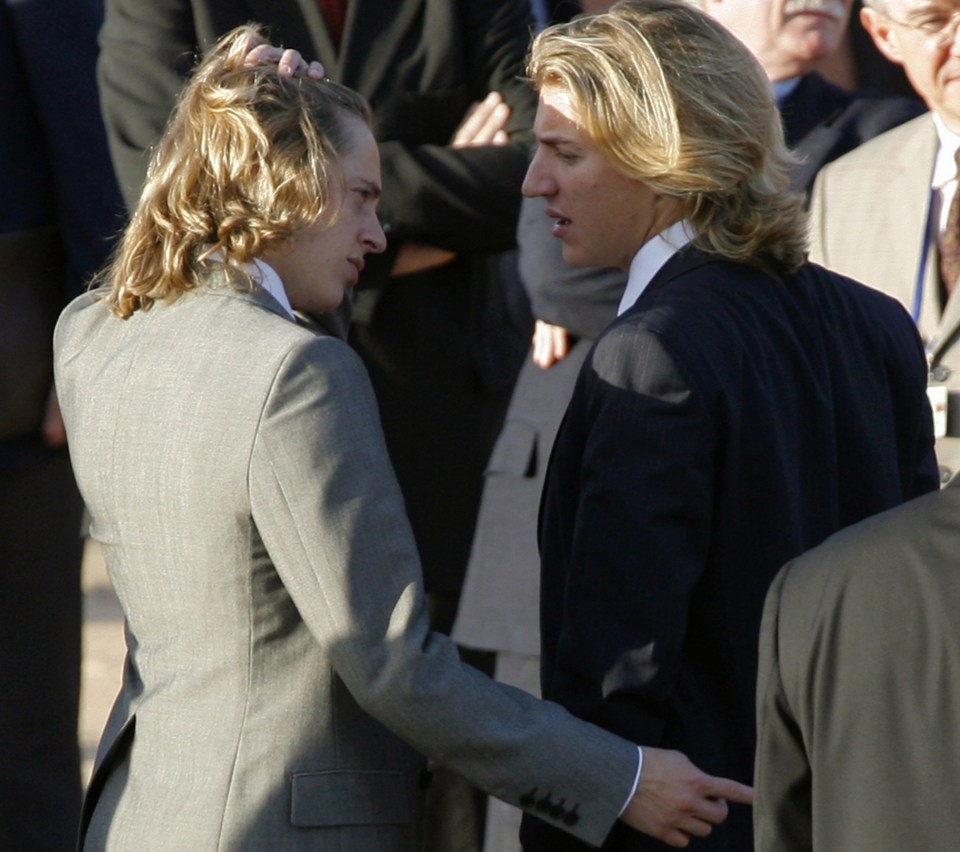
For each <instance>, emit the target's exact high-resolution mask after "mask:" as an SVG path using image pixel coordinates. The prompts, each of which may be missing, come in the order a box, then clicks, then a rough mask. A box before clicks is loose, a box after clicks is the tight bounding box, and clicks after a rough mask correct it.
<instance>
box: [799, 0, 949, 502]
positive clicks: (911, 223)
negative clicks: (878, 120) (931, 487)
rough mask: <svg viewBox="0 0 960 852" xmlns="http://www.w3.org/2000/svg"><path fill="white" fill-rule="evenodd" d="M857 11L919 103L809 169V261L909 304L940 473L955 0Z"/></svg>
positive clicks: (890, 2) (896, 0)
mask: <svg viewBox="0 0 960 852" xmlns="http://www.w3.org/2000/svg"><path fill="white" fill-rule="evenodd" d="M862 21H863V25H864V27H865V28H866V29H867V31H868V32H869V33H870V35H871V36H872V37H873V40H874V42H875V43H876V45H877V47H878V48H879V50H880V51H881V52H882V53H883V54H884V56H886V57H887V58H888V59H889V60H890V61H892V62H895V63H897V64H899V65H902V66H903V69H904V71H905V72H906V75H907V77H908V79H909V80H910V82H911V84H912V85H913V86H914V88H915V89H916V90H917V92H918V93H919V94H920V95H921V97H922V98H923V100H924V101H925V102H926V104H927V106H928V107H929V109H930V112H929V113H927V114H926V115H922V116H920V117H919V118H916V119H914V120H913V121H911V122H908V123H907V124H904V125H903V126H901V127H898V128H896V129H894V130H891V131H889V132H887V133H884V134H882V135H881V136H878V137H877V138H876V139H873V140H871V141H870V142H868V143H867V144H865V145H863V146H862V147H860V148H858V149H857V150H856V151H854V152H852V153H850V154H848V155H846V156H845V157H842V158H840V159H839V160H837V161H836V162H834V163H832V164H831V165H829V166H827V167H826V168H825V169H824V170H823V171H821V172H820V175H819V177H818V178H817V182H816V184H815V186H814V191H813V197H812V201H811V259H812V260H815V261H818V262H820V263H823V264H824V265H825V266H829V267H831V268H833V269H835V270H837V271H838V272H842V273H844V274H846V275H850V276H852V277H854V278H858V279H860V280H861V281H864V282H866V283H868V284H870V285H871V286H873V287H877V288H878V289H880V290H883V291H884V292H886V293H889V294H890V295H892V296H894V297H896V298H897V299H899V300H900V301H901V302H902V303H903V305H904V306H905V307H906V308H907V310H909V311H910V312H911V313H912V314H913V317H914V320H915V321H916V323H917V325H918V327H919V329H920V333H921V335H922V336H923V338H924V342H925V344H926V347H927V358H928V362H929V365H930V374H929V393H930V401H931V405H932V408H933V412H934V429H935V431H936V435H937V457H938V461H939V464H940V478H941V482H942V483H945V482H947V481H948V480H950V479H951V477H953V476H954V475H955V473H956V471H957V470H958V468H960V296H958V295H957V292H958V290H960V288H958V287H957V286H956V282H957V279H958V277H960V194H958V193H957V183H958V182H957V162H958V157H957V154H958V151H960V39H958V37H957V31H958V21H960V0H866V1H865V2H864V9H863V11H862Z"/></svg>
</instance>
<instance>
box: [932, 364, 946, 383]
mask: <svg viewBox="0 0 960 852" xmlns="http://www.w3.org/2000/svg"><path fill="white" fill-rule="evenodd" d="M950 373H951V370H950V368H949V367H948V366H947V365H946V364H937V365H936V366H934V367H933V368H931V370H930V378H931V379H932V380H933V381H935V382H945V381H946V380H947V379H949V378H950Z"/></svg>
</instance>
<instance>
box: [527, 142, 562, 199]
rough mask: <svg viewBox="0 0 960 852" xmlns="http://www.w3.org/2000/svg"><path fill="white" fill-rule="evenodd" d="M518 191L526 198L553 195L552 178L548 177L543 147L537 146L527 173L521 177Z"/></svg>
mask: <svg viewBox="0 0 960 852" xmlns="http://www.w3.org/2000/svg"><path fill="white" fill-rule="evenodd" d="M520 191H521V192H522V193H523V194H524V195H525V196H526V197H527V198H538V197H540V196H545V195H553V194H554V191H553V180H552V179H551V178H550V175H549V173H548V170H547V167H546V164H545V163H544V161H543V148H541V147H540V146H537V149H536V151H535V152H534V154H533V159H532V160H530V165H529V166H527V175H526V177H525V178H524V179H523V186H522V187H521V188H520Z"/></svg>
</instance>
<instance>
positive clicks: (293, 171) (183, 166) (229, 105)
mask: <svg viewBox="0 0 960 852" xmlns="http://www.w3.org/2000/svg"><path fill="white" fill-rule="evenodd" d="M255 39H256V40H259V41H264V40H265V39H264V38H263V34H262V33H261V31H260V29H259V28H257V27H255V26H245V27H239V28H238V29H235V30H233V31H232V32H230V33H228V34H227V35H225V36H224V37H223V38H222V39H221V40H220V41H219V42H218V43H217V45H216V46H215V47H214V48H213V50H212V51H211V52H210V53H209V54H208V55H207V57H206V58H205V59H204V60H203V61H202V62H201V63H200V65H199V66H198V67H197V69H196V71H195V72H194V74H193V76H192V78H191V79H190V82H189V83H188V84H187V86H186V87H185V88H184V90H183V93H182V94H181V97H180V100H179V103H178V104H177V107H176V109H175V111H174V113H173V116H172V117H171V120H170V124H169V126H168V127H167V130H166V132H165V134H164V136H163V138H162V139H161V140H160V142H159V144H158V145H157V148H156V151H155V152H154V155H153V157H152V159H151V164H150V169H149V171H148V172H147V179H146V182H145V184H144V189H143V193H142V195H141V197H140V201H139V203H138V204H137V207H136V210H135V211H134V214H133V216H132V218H131V221H130V224H129V225H128V226H127V228H126V230H125V232H124V234H123V237H122V239H121V241H120V243H119V245H118V247H117V250H116V252H115V254H114V256H113V258H112V260H111V262H110V264H109V265H108V266H107V267H106V269H105V270H104V271H103V272H102V273H101V275H100V276H99V277H98V279H96V281H95V284H98V285H99V286H100V287H101V288H102V289H103V291H104V292H105V298H106V300H107V303H108V304H109V305H110V307H111V309H112V310H113V312H114V313H115V314H116V315H117V316H119V317H121V318H126V317H129V316H131V315H132V314H133V313H134V312H135V311H137V310H140V309H146V308H149V307H150V305H151V304H153V303H154V302H155V301H167V302H169V301H173V300H174V299H176V298H177V297H179V296H180V295H181V294H183V293H185V292H187V291H189V290H192V289H194V288H195V287H197V286H198V285H199V284H200V282H201V281H202V280H203V277H204V271H205V269H206V268H208V267H209V266H210V265H211V264H213V263H222V264H223V268H224V270H225V273H226V275H227V279H228V281H230V283H231V284H233V285H234V286H237V287H243V286H250V281H249V279H248V278H247V276H246V275H245V274H244V273H243V272H242V271H241V269H240V267H241V266H242V265H243V264H245V263H248V262H249V261H250V260H251V259H252V258H254V257H256V256H258V255H260V254H263V253H264V252H265V251H268V250H271V249H273V248H276V247H278V246H280V245H281V244H283V243H288V242H290V241H291V240H293V239H294V237H295V235H296V234H297V233H298V232H299V231H301V230H303V229H304V228H306V227H308V226H310V225H312V224H314V223H315V222H317V221H318V220H319V219H320V218H321V216H328V217H330V218H331V219H332V218H335V216H336V212H337V211H336V209H335V205H334V203H333V199H335V198H340V197H342V192H338V191H337V189H338V187H339V188H340V189H342V184H343V173H342V171H341V170H340V165H339V156H340V155H341V154H343V153H344V152H345V151H346V150H347V149H348V146H349V140H350V134H349V132H348V130H349V128H348V127H347V126H346V124H347V121H346V117H348V116H354V117H355V118H357V119H360V120H362V121H364V122H365V123H366V124H367V125H369V123H370V110H369V107H368V106H367V104H366V102H365V101H364V100H363V98H362V97H361V96H360V95H358V94H357V93H356V92H353V91H352V90H350V89H348V88H346V87H344V86H340V85H338V84H336V83H332V82H330V81H327V80H323V81H317V80H313V79H310V78H308V77H295V78H284V77H280V76H279V74H278V73H277V69H276V66H275V65H262V66H257V67H249V68H248V67H245V64H244V60H245V57H246V54H247V52H248V49H249V47H250V46H251V45H252V44H254V43H256V41H254V40H255Z"/></svg>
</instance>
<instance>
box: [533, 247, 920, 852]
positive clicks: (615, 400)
mask: <svg viewBox="0 0 960 852" xmlns="http://www.w3.org/2000/svg"><path fill="white" fill-rule="evenodd" d="M937 486H938V479H937V468H936V463H935V459H934V454H933V436H932V426H931V416H930V409H929V406H928V404H927V399H926V366H925V362H924V357H923V350H922V347H921V344H920V340H919V337H918V336H917V332H916V330H915V328H914V326H913V323H912V322H911V320H910V318H909V317H908V316H907V314H906V312H905V311H904V310H903V309H902V308H901V306H900V305H899V304H898V303H897V302H895V301H894V300H893V299H890V298H888V297H887V296H884V295H882V294H880V293H879V292H877V291H874V290H871V289H868V288H867V287H865V286H863V285H860V284H857V283H855V282H853V281H851V280H850V279H847V278H844V277H842V276H839V275H837V274H835V273H832V272H829V271H827V270H825V269H823V268H821V267H818V266H814V265H807V266H805V267H803V268H802V269H801V270H800V271H799V272H798V273H797V274H796V275H794V276H791V277H789V278H787V279H785V280H777V279H774V278H772V277H770V276H768V275H765V274H763V273H761V272H759V271H757V270H755V269H752V268H750V267H746V266H744V265H741V264H735V263H731V262H728V261H724V260H719V259H711V258H710V257H708V256H706V255H705V254H703V253H701V252H699V251H698V250H696V249H694V248H692V247H688V248H687V249H685V250H684V251H682V252H681V253H679V254H677V255H675V256H674V257H673V258H672V259H671V260H670V261H668V263H667V264H666V265H665V266H664V267H663V269H661V270H660V272H659V273H658V274H657V275H656V277H655V278H654V280H653V281H652V282H651V284H650V285H649V287H648V288H647V290H646V291H645V292H644V293H643V294H642V295H641V297H640V299H639V300H638V302H637V304H636V305H635V306H634V307H633V308H632V309H631V310H629V311H628V312H627V313H626V314H624V315H623V316H622V317H620V318H619V319H618V320H617V321H616V322H614V323H613V324H612V325H611V326H610V327H609V328H608V329H607V330H606V331H605V332H604V333H603V334H602V335H601V336H600V338H599V339H598V340H597V342H596V344H595V345H594V348H593V350H592V352H591V353H590V355H588V357H587V360H586V362H585V364H584V367H583V368H582V370H581V373H580V377H579V379H578V383H577V387H576V389H575V391H574V395H573V398H572V400H571V402H570V406H569V408H568V410H567V414H566V417H565V419H564V422H563V425H562V426H561V428H560V433H559V435H558V437H557V441H556V444H555V446H554V452H553V456H552V459H551V463H550V469H549V471H548V473H547V481H546V485H545V490H544V497H543V504H542V507H541V519H540V548H541V558H542V575H541V584H542V585H541V634H542V645H543V663H542V665H543V668H542V685H543V694H544V697H545V698H549V699H552V700H554V701H557V702H559V703H560V704H562V705H564V706H565V707H567V708H568V709H569V710H571V711H572V712H573V713H575V714H576V715H578V716H581V717H582V718H585V719H589V720H590V721H591V722H595V723H597V724H599V725H600V726H602V727H605V728H608V729H610V730H612V731H615V732H616V733H618V734H620V735H622V736H624V737H626V738H627V739H630V740H633V741H634V742H637V743H640V744H641V745H649V746H658V747H662V748H674V749H678V750H680V751H682V752H684V753H685V754H686V755H688V756H689V757H690V759H691V760H692V761H693V762H694V763H695V764H696V765H697V766H699V767H700V768H701V769H703V770H705V771H706V772H709V773H711V774H717V775H723V776H726V777H732V778H736V779H738V780H740V781H743V782H747V783H749V782H750V780H751V777H752V767H753V756H754V746H755V712H754V690H755V682H756V675H757V639H758V634H759V626H760V618H761V613H762V609H763V601H764V596H765V594H766V592H767V589H768V587H769V585H770V583H771V581H772V579H773V577H774V575H775V574H776V572H777V570H778V569H779V568H780V566H782V565H783V564H784V563H785V562H787V561H788V560H790V559H791V558H793V557H795V556H796V555H798V554H799V553H801V552H802V551H804V550H806V549H807V548H809V547H812V546H814V545H816V544H818V543H819V542H821V541H822V540H823V539H824V538H826V537H827V536H828V535H830V534H831V533H832V532H834V531H835V530H837V529H839V528H840V527H843V526H846V525H848V524H852V523H854V522H856V521H859V520H860V519H862V518H864V517H866V516H867V515H870V514H873V513H875V512H879V511H881V510H883V509H887V508H889V507H891V506H894V505H896V504H898V503H900V502H902V501H904V500H906V499H909V498H911V497H914V496H917V495H918V494H921V493H924V492H927V491H932V490H934V489H936V488H937ZM750 818H751V815H750V813H749V809H747V808H743V807H740V808H737V807H732V808H731V816H730V818H729V820H728V822H727V823H726V824H724V825H723V826H720V827H718V828H716V829H714V832H713V833H712V835H711V836H710V838H709V839H708V840H706V841H695V842H693V843H692V844H691V847H690V848H697V849H715V850H721V849H722V850H749V849H751V848H752V845H751V827H750ZM522 838H523V841H524V844H525V846H524V848H525V849H528V850H531V852H561V850H567V849H581V848H585V847H582V846H579V845H577V843H576V842H573V841H570V840H568V839H567V838H564V837H563V836H561V835H560V833H559V832H556V831H555V830H553V829H551V828H549V827H548V826H547V825H545V824H543V823H538V822H537V821H536V820H532V819H530V818H527V819H526V821H525V824H524V830H523V833H522ZM604 848H605V849H611V850H617V851H618V852H622V850H643V849H660V848H666V847H664V846H662V845H661V844H659V843H657V842H655V841H653V840H652V839H651V838H648V837H646V836H644V835H641V834H638V833H636V832H633V831H631V830H630V829H627V828H626V826H625V825H623V824H618V825H617V827H616V828H615V829H614V831H613V832H612V833H611V835H610V837H609V838H608V841H607V844H606V845H605V846H604Z"/></svg>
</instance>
